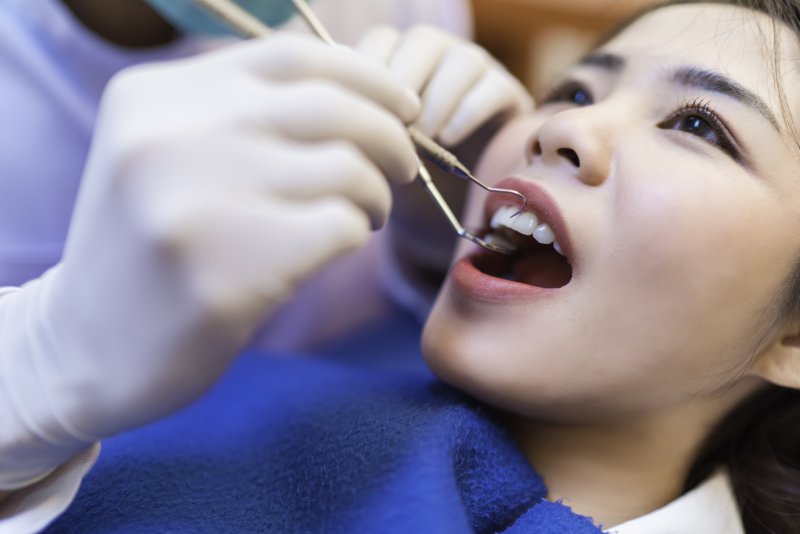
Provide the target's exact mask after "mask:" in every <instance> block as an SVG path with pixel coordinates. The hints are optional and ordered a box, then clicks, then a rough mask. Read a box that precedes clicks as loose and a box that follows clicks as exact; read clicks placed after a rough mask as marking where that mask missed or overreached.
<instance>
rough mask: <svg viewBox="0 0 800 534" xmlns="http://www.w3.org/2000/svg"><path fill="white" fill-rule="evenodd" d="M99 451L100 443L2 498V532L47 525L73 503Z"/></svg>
mask: <svg viewBox="0 0 800 534" xmlns="http://www.w3.org/2000/svg"><path fill="white" fill-rule="evenodd" d="M99 454H100V444H99V443H95V444H94V445H92V446H91V447H89V448H88V449H86V450H85V451H83V452H81V453H79V454H76V455H75V456H73V457H72V458H71V459H70V460H68V461H67V462H66V463H64V464H62V465H61V466H59V467H58V468H56V469H54V470H53V471H52V472H50V473H49V474H48V475H47V476H45V477H44V478H42V479H40V480H39V481H37V482H35V483H33V484H31V485H29V486H26V487H24V488H20V489H18V490H16V491H14V492H13V493H11V494H10V495H8V496H7V497H6V498H5V499H3V500H2V501H0V534H23V533H28V532H38V531H40V530H42V529H43V528H45V527H46V526H47V525H48V524H49V523H50V522H52V521H53V520H54V519H55V518H56V517H58V516H59V515H61V513H63V512H64V510H66V509H67V507H68V506H69V505H70V503H71V502H72V500H73V499H74V498H75V495H76V494H77V493H78V488H79V487H80V485H81V481H82V480H83V477H84V476H86V473H88V472H89V469H91V468H92V466H93V465H94V463H95V461H96V460H97V457H98V455H99Z"/></svg>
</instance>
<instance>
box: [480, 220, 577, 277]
mask: <svg viewBox="0 0 800 534" xmlns="http://www.w3.org/2000/svg"><path fill="white" fill-rule="evenodd" d="M516 211H517V208H515V207H513V206H501V207H500V208H498V209H496V210H495V211H494V213H493V214H492V217H491V221H490V223H489V228H488V229H487V230H486V232H485V233H484V235H483V239H485V240H486V241H489V242H495V243H497V244H499V245H501V246H503V247H504V248H509V249H511V250H513V251H514V253H513V254H500V253H497V252H491V251H486V252H484V253H481V254H479V255H477V256H475V257H474V259H473V263H474V265H475V267H476V268H477V269H478V270H479V271H481V272H482V273H484V274H487V275H489V276H494V277H497V278H502V279H504V280H509V281H512V282H518V283H522V284H527V285H530V286H535V287H542V288H559V287H564V286H565V285H567V284H568V283H569V282H570V280H572V266H571V265H570V262H569V260H568V259H567V257H566V256H565V255H564V252H563V250H562V247H561V245H560V243H559V242H558V240H557V238H556V235H555V233H554V232H553V229H552V228H551V227H550V225H549V224H547V223H545V222H543V221H541V220H540V217H539V216H537V215H536V214H535V213H533V212H532V211H525V212H523V213H520V214H518V215H514V214H515V212H516Z"/></svg>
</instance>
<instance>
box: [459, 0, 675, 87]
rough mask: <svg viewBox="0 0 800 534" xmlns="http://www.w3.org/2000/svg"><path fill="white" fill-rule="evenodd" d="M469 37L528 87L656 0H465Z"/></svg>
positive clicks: (545, 80)
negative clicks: (469, 9) (470, 26)
mask: <svg viewBox="0 0 800 534" xmlns="http://www.w3.org/2000/svg"><path fill="white" fill-rule="evenodd" d="M470 2H471V4H472V9H473V20H474V30H475V39H476V41H477V42H478V43H479V44H481V45H482V46H483V47H485V48H486V49H488V50H489V51H490V52H491V53H492V55H494V56H495V57H497V58H498V59H499V60H500V61H501V62H502V63H503V64H504V65H506V66H507V67H508V69H509V70H510V71H511V72H513V73H514V74H515V75H516V76H517V77H518V78H519V79H520V80H522V81H523V83H525V84H526V85H527V87H528V88H529V89H530V90H531V91H533V94H534V96H535V97H537V98H538V97H540V96H541V95H542V94H543V93H545V92H546V91H547V90H548V89H549V88H550V85H551V84H552V83H553V82H554V79H555V77H556V76H558V74H559V73H560V72H561V71H562V70H563V69H565V68H566V67H568V66H569V65H570V64H571V63H573V62H574V61H575V60H576V59H578V58H579V57H580V56H582V55H583V54H584V53H585V52H587V51H588V50H589V49H590V48H591V47H592V46H593V45H594V44H595V43H597V42H598V41H599V40H600V39H602V38H603V37H604V36H606V35H608V33H609V32H611V31H613V30H614V29H615V28H616V27H617V26H618V25H619V24H621V23H622V22H624V21H625V20H627V19H628V18H629V17H631V16H632V15H634V14H635V13H636V12H638V11H640V10H642V9H645V8H646V7H648V6H652V5H655V4H658V3H663V1H659V0H470Z"/></svg>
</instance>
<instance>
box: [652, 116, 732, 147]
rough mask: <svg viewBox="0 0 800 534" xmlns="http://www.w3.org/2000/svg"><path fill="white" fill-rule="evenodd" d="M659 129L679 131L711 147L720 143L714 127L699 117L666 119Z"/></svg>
mask: <svg viewBox="0 0 800 534" xmlns="http://www.w3.org/2000/svg"><path fill="white" fill-rule="evenodd" d="M659 126H660V127H661V128H665V129H671V130H680V131H683V132H687V133H690V134H693V135H696V136H698V137H701V138H703V139H705V140H706V141H708V142H709V143H711V144H713V145H719V144H720V143H721V140H720V137H719V135H718V134H717V132H716V131H715V130H714V127H713V126H712V125H710V124H709V123H708V121H706V120H705V119H704V118H703V117H700V116H699V115H683V116H678V117H674V118H671V119H668V120H666V121H664V122H662V123H661V124H659Z"/></svg>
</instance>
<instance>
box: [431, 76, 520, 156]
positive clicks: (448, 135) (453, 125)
mask: <svg viewBox="0 0 800 534" xmlns="http://www.w3.org/2000/svg"><path fill="white" fill-rule="evenodd" d="M532 108H533V100H532V99H531V97H530V95H529V94H528V92H527V91H526V90H525V88H524V87H523V86H522V84H520V83H519V82H518V81H517V80H516V79H514V78H513V77H512V76H511V75H510V74H508V73H507V72H504V71H500V70H497V69H489V71H488V72H487V73H486V75H485V76H484V77H483V78H482V79H481V80H480V81H479V82H478V83H477V84H476V85H475V86H474V87H473V88H472V89H471V90H470V91H469V92H468V93H467V94H466V95H465V96H464V98H462V99H461V102H460V104H459V106H458V109H457V110H456V111H455V112H454V113H453V115H452V117H450V120H449V121H448V122H447V124H446V125H445V126H444V127H443V128H442V129H441V132H440V133H439V139H440V140H441V141H442V143H444V144H446V145H451V146H452V145H457V144H458V143H460V142H461V141H463V140H464V139H465V138H466V137H468V136H469V135H470V134H471V133H473V132H474V131H475V130H477V129H478V127H480V126H481V125H482V124H484V123H485V122H486V121H488V120H489V119H491V118H492V117H494V116H496V115H499V114H509V115H516V114H519V113H522V112H524V111H527V110H530V109H532Z"/></svg>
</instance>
